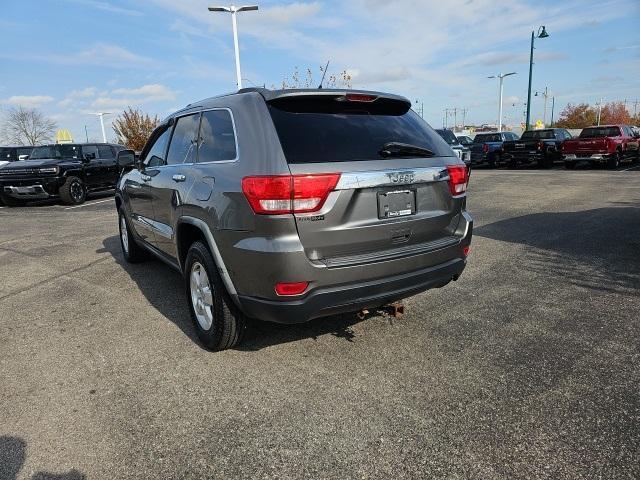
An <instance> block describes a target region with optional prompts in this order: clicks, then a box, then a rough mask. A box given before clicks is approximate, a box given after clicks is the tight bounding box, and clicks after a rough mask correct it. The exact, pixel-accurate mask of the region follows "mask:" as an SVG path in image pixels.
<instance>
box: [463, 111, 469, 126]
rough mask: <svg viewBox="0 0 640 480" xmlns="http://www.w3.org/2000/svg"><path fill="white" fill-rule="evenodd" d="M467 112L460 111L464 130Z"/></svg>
mask: <svg viewBox="0 0 640 480" xmlns="http://www.w3.org/2000/svg"><path fill="white" fill-rule="evenodd" d="M468 111H469V109H467V108H463V109H462V129H463V130H464V126H465V124H466V123H467V122H466V118H467V112H468Z"/></svg>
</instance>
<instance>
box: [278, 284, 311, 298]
mask: <svg viewBox="0 0 640 480" xmlns="http://www.w3.org/2000/svg"><path fill="white" fill-rule="evenodd" d="M308 286H309V282H280V283H276V293H277V294H278V295H279V296H281V297H286V296H291V295H300V294H302V293H304V291H305V290H306V289H307V287H308Z"/></svg>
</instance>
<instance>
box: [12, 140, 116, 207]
mask: <svg viewBox="0 0 640 480" xmlns="http://www.w3.org/2000/svg"><path fill="white" fill-rule="evenodd" d="M29 148H31V147H29ZM123 149H124V147H123V146H121V145H113V144H108V143H88V144H53V145H42V146H39V147H33V148H32V150H31V151H30V153H29V157H28V159H27V160H21V161H11V162H10V163H7V164H6V165H4V166H2V167H1V168H0V199H1V200H2V202H3V203H4V204H5V205H7V206H21V205H24V204H25V203H26V202H28V201H31V200H42V199H48V198H60V199H61V200H62V202H64V203H65V204H69V205H77V204H80V203H83V202H84V201H85V200H86V198H87V193H88V192H91V191H98V190H107V189H113V188H115V185H116V182H117V181H118V178H119V177H120V172H121V168H120V167H119V166H118V164H117V161H116V155H117V153H118V152H119V151H120V150H123Z"/></svg>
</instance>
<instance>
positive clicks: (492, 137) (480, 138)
mask: <svg viewBox="0 0 640 480" xmlns="http://www.w3.org/2000/svg"><path fill="white" fill-rule="evenodd" d="M501 141H502V138H501V137H500V134H499V133H490V134H480V135H476V136H475V138H474V139H473V142H474V143H484V142H501Z"/></svg>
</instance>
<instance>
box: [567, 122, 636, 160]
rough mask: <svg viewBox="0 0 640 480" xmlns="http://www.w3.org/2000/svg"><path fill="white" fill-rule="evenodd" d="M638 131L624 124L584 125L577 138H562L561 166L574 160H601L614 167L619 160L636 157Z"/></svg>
mask: <svg viewBox="0 0 640 480" xmlns="http://www.w3.org/2000/svg"><path fill="white" fill-rule="evenodd" d="M638 145H639V141H638V134H637V133H636V132H634V131H633V130H632V128H631V127H629V126H627V125H603V126H598V127H587V128H585V129H583V130H582V132H580V136H579V137H578V138H574V139H571V140H565V142H564V144H563V145H562V156H563V158H564V166H565V168H569V169H571V168H574V167H575V166H576V163H577V162H580V161H588V162H590V163H592V164H594V163H605V162H606V164H607V167H609V168H617V167H618V165H620V162H621V161H623V160H631V161H632V162H634V163H635V162H637V161H638V160H640V148H639V146H638Z"/></svg>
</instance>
